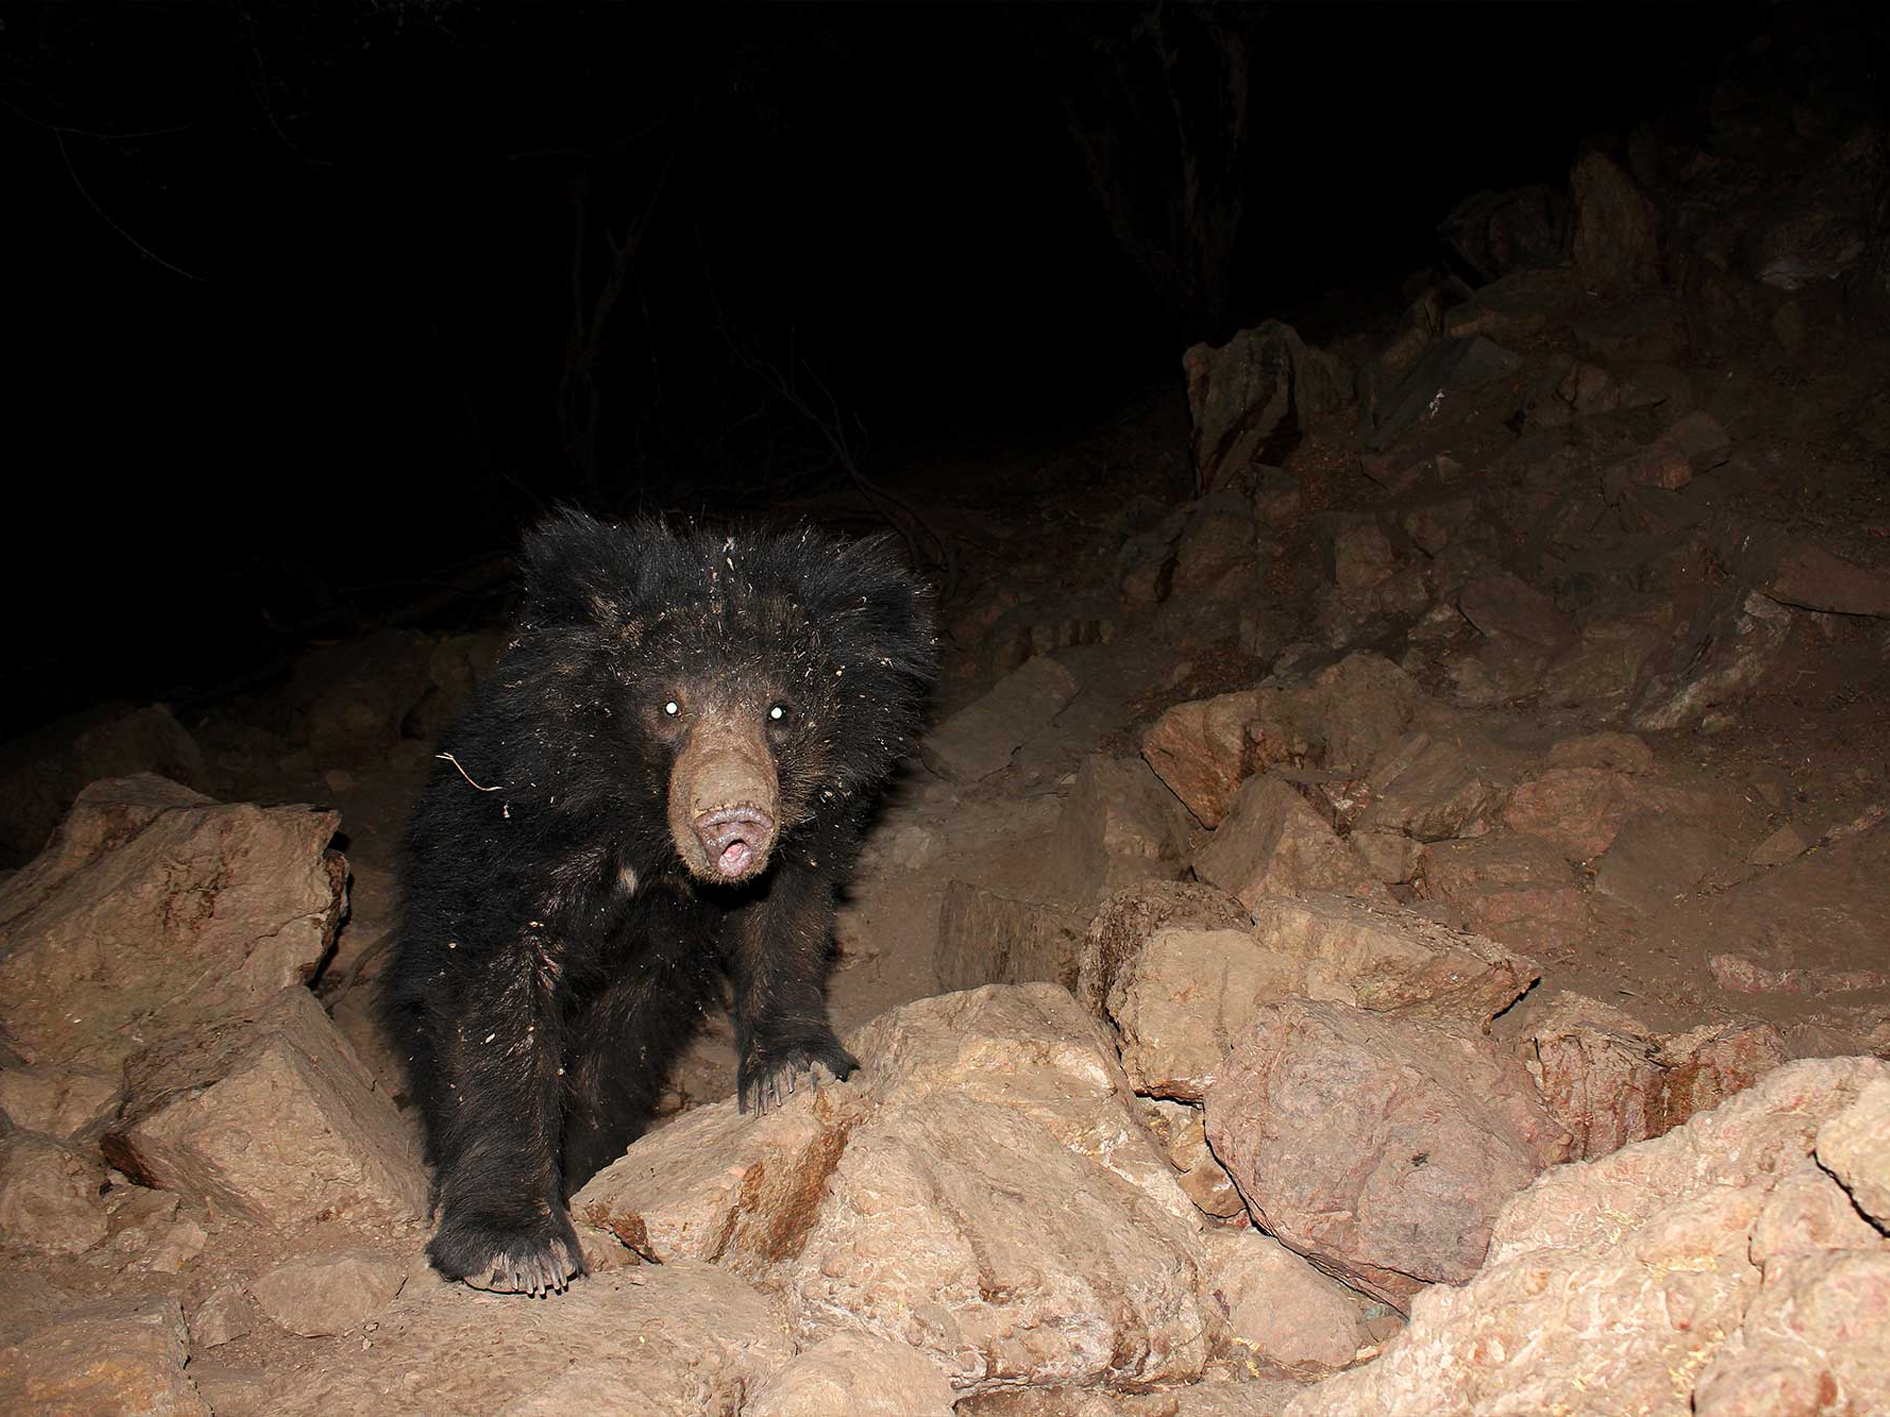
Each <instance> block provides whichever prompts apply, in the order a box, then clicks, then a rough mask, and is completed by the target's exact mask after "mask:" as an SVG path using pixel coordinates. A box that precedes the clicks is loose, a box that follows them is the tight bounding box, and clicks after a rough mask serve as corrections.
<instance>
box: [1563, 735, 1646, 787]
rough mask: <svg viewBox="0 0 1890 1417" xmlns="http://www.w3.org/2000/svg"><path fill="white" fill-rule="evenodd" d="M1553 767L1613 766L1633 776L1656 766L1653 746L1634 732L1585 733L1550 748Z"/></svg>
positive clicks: (1565, 739)
mask: <svg viewBox="0 0 1890 1417" xmlns="http://www.w3.org/2000/svg"><path fill="white" fill-rule="evenodd" d="M1549 766H1550V767H1552V768H1612V769H1613V770H1615V771H1616V772H1624V773H1627V774H1629V775H1630V776H1636V777H1638V776H1641V775H1644V774H1646V773H1650V772H1652V771H1653V770H1654V750H1653V749H1652V748H1650V747H1648V746H1647V740H1646V739H1644V738H1637V737H1635V736H1634V735H1633V734H1632V733H1583V734H1578V735H1577V736H1576V737H1573V738H1564V739H1562V740H1560V741H1559V742H1557V743H1556V744H1555V745H1554V746H1553V747H1552V748H1550V749H1549Z"/></svg>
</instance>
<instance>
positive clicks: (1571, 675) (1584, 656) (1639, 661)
mask: <svg viewBox="0 0 1890 1417" xmlns="http://www.w3.org/2000/svg"><path fill="white" fill-rule="evenodd" d="M1666 643H1667V639H1666V636H1665V635H1664V634H1663V633H1662V632H1661V631H1660V630H1659V629H1658V628H1656V627H1655V626H1653V625H1649V624H1646V623H1644V622H1642V621H1639V620H1623V619H1601V620H1594V621H1591V622H1589V623H1588V624H1586V625H1584V626H1582V632H1581V639H1580V640H1579V641H1578V642H1577V643H1576V644H1573V645H1571V646H1569V648H1567V649H1566V650H1564V651H1563V652H1562V653H1561V654H1560V655H1559V656H1557V657H1556V659H1555V660H1554V662H1553V663H1551V664H1550V665H1549V667H1548V669H1547V670H1546V671H1545V672H1544V674H1543V676H1542V682H1541V686H1540V687H1541V689H1542V696H1543V701H1544V702H1545V703H1547V704H1549V705H1550V706H1552V707H1565V706H1581V707H1584V708H1589V709H1592V710H1594V711H1595V712H1596V713H1598V714H1600V715H1603V716H1605V717H1608V718H1613V717H1617V716H1619V715H1620V714H1623V713H1625V712H1626V711H1627V707H1628V702H1629V700H1630V699H1631V698H1632V697H1633V695H1634V691H1635V687H1636V686H1637V685H1638V684H1639V683H1640V678H1641V673H1642V670H1643V669H1644V668H1645V667H1646V665H1647V663H1648V662H1649V661H1650V660H1651V659H1652V658H1653V657H1654V655H1655V654H1656V652H1657V651H1659V650H1660V649H1661V648H1662V647H1663V646H1664V645H1665V644H1666ZM1570 766H1574V765H1573V764H1571V765H1570Z"/></svg>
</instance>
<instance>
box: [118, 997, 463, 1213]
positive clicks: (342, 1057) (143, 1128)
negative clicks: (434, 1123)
mask: <svg viewBox="0 0 1890 1417" xmlns="http://www.w3.org/2000/svg"><path fill="white" fill-rule="evenodd" d="M127 1076H128V1078H129V1080H130V1092H131V1100H130V1102H129V1103H128V1104H127V1105H126V1110H125V1115H124V1117H123V1119H122V1120H121V1121H120V1123H119V1124H118V1126H117V1128H116V1129H115V1130H114V1131H112V1132H111V1133H110V1134H108V1135H107V1137H106V1138H105V1151H106V1155H107V1156H109V1157H110V1158H111V1160H112V1163H113V1164H114V1165H116V1166H117V1167H118V1168H119V1169H120V1170H122V1171H124V1172H125V1173H126V1174H127V1175H130V1176H132V1177H134V1178H135V1179H137V1180H138V1181H139V1182H140V1183H141V1184H143V1185H147V1186H153V1187H156V1188H158V1189H161V1190H170V1191H176V1192H178V1193H179V1194H180V1195H182V1196H184V1197H186V1198H187V1199H191V1200H196V1201H200V1202H204V1203H207V1204H210V1205H214V1206H215V1207H216V1208H218V1209H219V1210H222V1211H224V1212H226V1213H229V1214H232V1215H235V1216H238V1217H240V1218H242V1219H245V1220H249V1221H252V1222H254V1223H257V1224H262V1225H270V1226H274V1227H277V1228H280V1229H288V1228H292V1227H294V1226H296V1225H299V1224H302V1223H304V1222H307V1221H312V1220H316V1219H320V1218H325V1217H339V1218H342V1219H352V1220H371V1221H401V1220H410V1219H413V1218H415V1217H417V1216H418V1215H419V1214H420V1213H421V1211H422V1209H423V1208H424V1206H425V1204H426V1198H427V1182H426V1175H425V1172H424V1170H423V1169H422V1167H421V1164H420V1157H419V1153H418V1148H417V1146H416V1143H415V1138H414V1135H413V1133H412V1131H411V1129H410V1128H409V1127H408V1126H407V1124H406V1123H405V1122H403V1121H402V1120H401V1119H400V1116H399V1114H398V1113H397V1112H396V1111H395V1110H394V1104H393V1103H392V1102H391V1101H389V1100H388V1098H387V1097H386V1096H385V1095H384V1094H382V1093H379V1092H377V1091H375V1090H374V1084H373V1080H372V1078H370V1077H369V1075H368V1072H367V1070H366V1069H365V1068H363V1067H362V1066H361V1063H360V1060H359V1059H357V1058H356V1057H355V1056H354V1051H353V1050H352V1049H351V1048H349V1047H348V1045H347V1043H346V1042H345V1041H344V1040H343V1039H342V1038H341V1035H340V1034H338V1033H336V1032H335V1028H334V1025H333V1024H332V1023H330V1022H329V1020H328V1016H327V1015H326V1014H324V1013H323V1012H322V1010H321V1006H320V1005H319V1004H317V1003H316V1002H315V997H314V995H312V994H310V993H309V991H308V990H307V989H303V988H289V989H284V990H283V991H282V992H281V993H280V994H278V995H277V996H276V997H275V998H274V999H272V1000H270V1002H269V1003H268V1004H267V1005H266V1006H265V1007H263V1008H262V1009H260V1010H258V1011H256V1012H255V1013H254V1014H253V1015H252V1016H250V1017H249V1018H247V1019H227V1020H219V1021H218V1022H216V1023H214V1024H206V1025H204V1026H202V1027H200V1028H198V1029H195V1030H192V1031H189V1032H185V1033H181V1034H179V1035H177V1036H175V1037H173V1038H171V1039H168V1040H166V1041H165V1042H164V1043H162V1044H160V1045H159V1046H157V1047H155V1048H153V1049H151V1050H149V1051H148V1052H146V1053H144V1054H141V1055H139V1056H138V1057H136V1058H134V1059H133V1060H132V1061H131V1064H130V1065H129V1067H128V1068H127Z"/></svg>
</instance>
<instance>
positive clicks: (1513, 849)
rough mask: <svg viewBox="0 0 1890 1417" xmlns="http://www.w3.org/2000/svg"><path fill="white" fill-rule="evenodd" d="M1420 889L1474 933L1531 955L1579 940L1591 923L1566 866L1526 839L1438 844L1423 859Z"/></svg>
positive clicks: (1552, 852)
mask: <svg viewBox="0 0 1890 1417" xmlns="http://www.w3.org/2000/svg"><path fill="white" fill-rule="evenodd" d="M1424 883H1425V886H1426V888H1427V889H1428V890H1429V891H1430V892H1431V894H1433V895H1434V896H1436V897H1437V899H1439V900H1442V901H1445V902H1446V903H1448V904H1450V905H1452V906H1455V907H1456V908H1457V910H1458V911H1459V912H1460V913H1461V914H1462V915H1463V917H1464V919H1465V920H1466V921H1467V922H1468V923H1469V926H1470V928H1471V929H1473V930H1475V931H1477V932H1478V933H1479V934H1484V935H1488V936H1490V937H1491V938H1492V939H1496V940H1501V941H1504V942H1505V943H1515V944H1524V943H1526V944H1528V946H1529V947H1530V948H1532V949H1534V948H1540V947H1542V946H1545V945H1560V944H1567V943H1569V942H1571V941H1573V940H1577V939H1580V938H1582V937H1583V936H1584V935H1586V934H1587V933H1588V930H1589V927H1590V925H1591V924H1592V921H1591V918H1590V915H1589V911H1588V901H1587V898H1586V897H1585V896H1584V895H1583V894H1582V892H1581V891H1580V890H1578V889H1576V887H1575V884H1574V882H1573V881H1572V879H1571V878H1570V875H1569V868H1568V863H1567V862H1566V861H1565V860H1563V858H1562V855H1561V853H1560V852H1559V851H1558V850H1557V849H1556V848H1555V847H1553V846H1551V845H1549V843H1548V842H1546V841H1543V840H1540V839H1537V838H1534V837H1528V836H1497V835H1491V836H1486V837H1480V838H1477V839H1476V840H1473V841H1446V842H1439V843H1438V844H1437V845H1435V846H1433V847H1432V848H1431V849H1430V851H1429V852H1428V853H1427V854H1426V856H1425V858H1424Z"/></svg>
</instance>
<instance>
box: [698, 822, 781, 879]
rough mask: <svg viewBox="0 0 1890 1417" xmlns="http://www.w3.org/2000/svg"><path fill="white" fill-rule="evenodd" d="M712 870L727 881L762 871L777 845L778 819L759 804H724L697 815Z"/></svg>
mask: <svg viewBox="0 0 1890 1417" xmlns="http://www.w3.org/2000/svg"><path fill="white" fill-rule="evenodd" d="M695 825H696V839H697V840H698V841H700V842H701V843H702V850H703V854H704V855H706V856H707V857H708V859H709V867H710V870H711V871H713V872H714V874H715V875H716V876H717V877H718V878H720V879H721V880H724V881H739V880H741V879H742V878H743V877H745V876H749V875H751V874H753V873H754V872H755V871H756V870H758V869H759V868H760V866H761V864H762V862H763V861H765V860H766V859H767V855H768V848H769V847H770V846H772V845H773V844H774V818H773V817H771V816H769V815H768V814H767V813H766V812H764V811H762V810H761V808H759V807H754V806H741V807H723V808H721V809H719V810H717V811H714V812H704V813H703V814H702V815H701V816H699V817H697V818H696V823H695Z"/></svg>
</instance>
